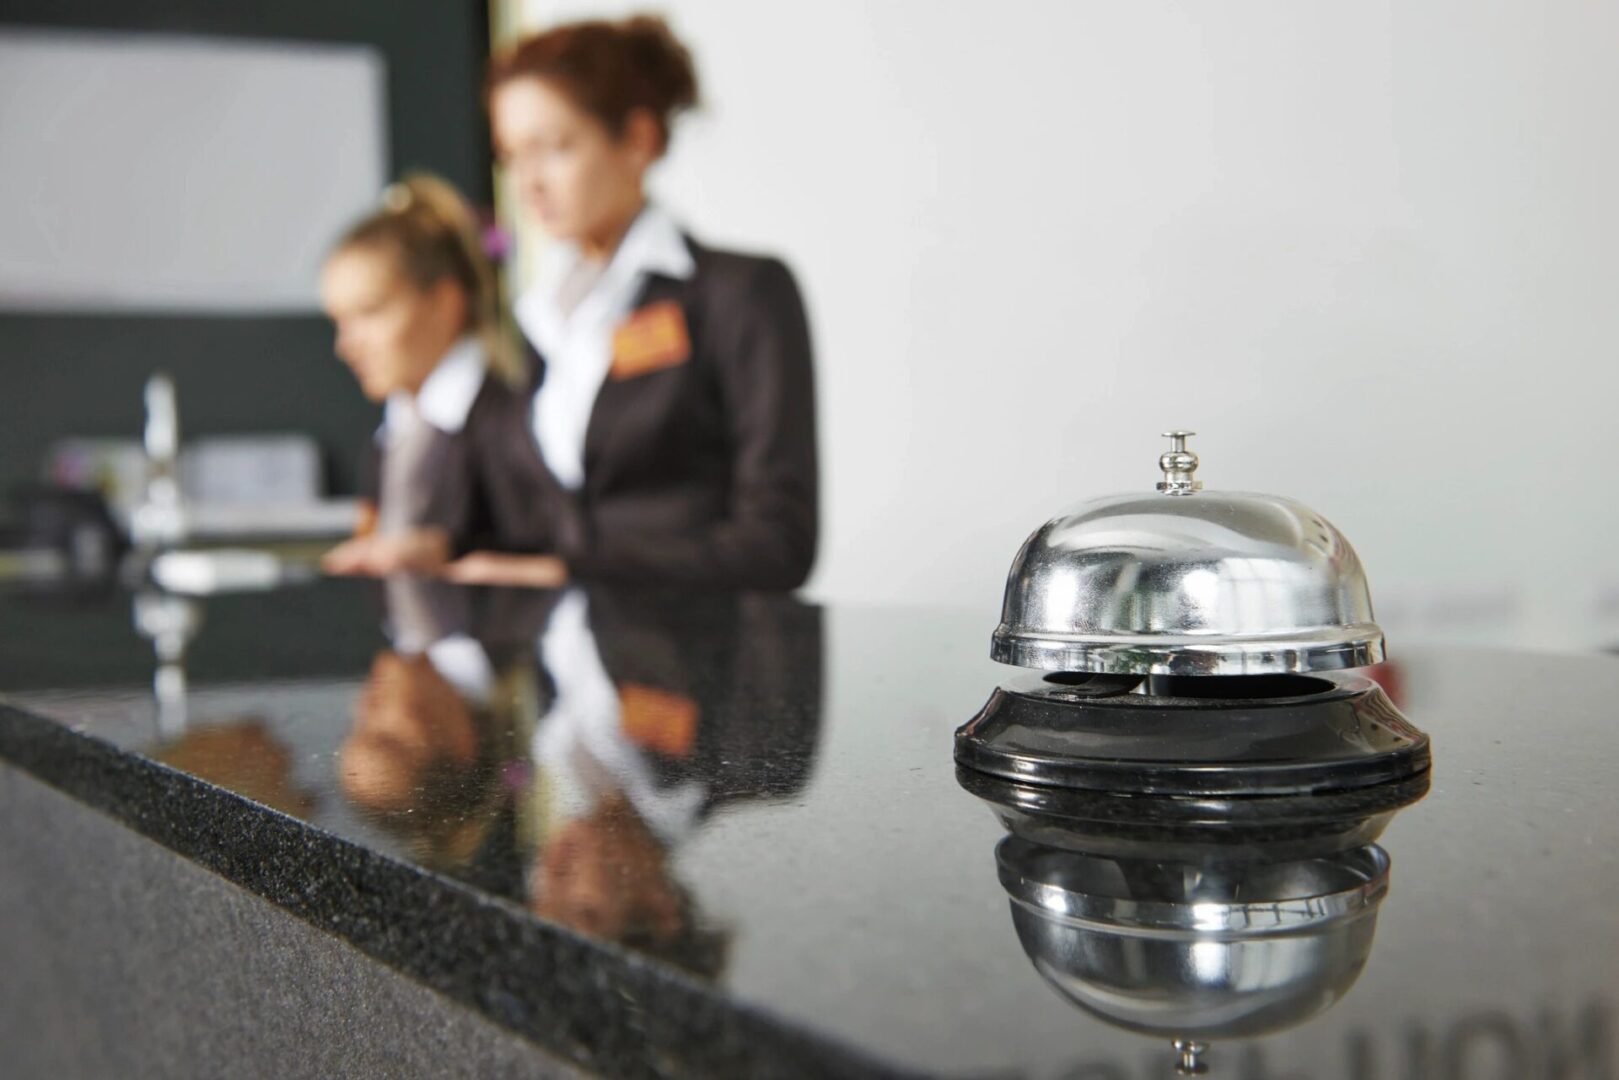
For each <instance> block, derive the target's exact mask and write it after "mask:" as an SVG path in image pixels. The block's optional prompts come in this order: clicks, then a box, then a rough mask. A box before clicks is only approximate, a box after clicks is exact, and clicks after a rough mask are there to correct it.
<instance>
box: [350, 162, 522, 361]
mask: <svg viewBox="0 0 1619 1080" xmlns="http://www.w3.org/2000/svg"><path fill="white" fill-rule="evenodd" d="M349 248H372V249H387V250H389V251H390V253H391V254H392V255H393V257H394V259H395V260H396V262H397V264H398V267H399V270H400V272H401V273H402V274H404V275H405V277H406V278H407V279H409V280H410V282H411V283H412V284H413V285H415V286H416V287H417V288H419V289H427V288H431V287H432V286H434V285H436V284H438V283H439V282H440V281H444V280H446V279H448V280H450V281H453V282H455V283H456V284H457V285H459V286H460V287H461V290H462V292H463V293H465V294H466V298H467V325H466V329H467V330H468V331H469V332H471V333H472V334H474V335H476V336H477V338H478V340H479V342H480V344H482V345H483V349H484V353H485V354H486V355H487V357H488V360H489V370H490V371H491V372H493V373H494V374H495V375H497V376H499V377H500V378H502V379H504V380H505V381H506V382H508V383H511V384H513V385H517V384H519V383H521V382H522V380H523V375H524V372H523V361H522V357H521V356H520V354H519V353H518V351H517V350H516V349H515V348H514V347H513V345H512V340H511V335H510V334H509V333H508V332H507V329H506V321H505V320H504V318H503V317H502V311H501V297H500V279H499V277H498V275H496V273H495V268H494V266H493V265H492V264H491V263H490V261H489V258H488V256H486V255H485V254H484V249H483V235H482V230H481V228H480V226H479V223H478V216H477V214H476V213H474V212H473V209H472V207H470V206H468V205H467V201H466V200H465V199H463V198H462V197H461V193H460V192H458V191H457V190H456V189H455V187H454V185H452V184H451V183H450V182H449V181H447V180H444V179H442V178H440V177H437V176H434V175H432V174H431V173H423V172H415V173H409V174H407V175H406V176H405V177H404V178H403V179H401V180H399V181H398V182H397V183H393V184H389V185H388V187H387V188H386V189H385V190H384V191H383V193H382V208H381V209H380V210H378V211H376V212H375V213H373V214H371V215H370V216H369V217H366V218H363V219H362V220H360V221H358V222H356V223H355V224H354V225H353V226H352V227H351V228H350V229H349V231H348V232H346V233H344V234H343V237H342V239H340V240H339V241H338V242H337V244H336V246H335V247H334V248H333V250H334V251H343V250H345V249H349Z"/></svg>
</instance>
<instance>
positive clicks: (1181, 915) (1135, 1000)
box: [996, 837, 1389, 1041]
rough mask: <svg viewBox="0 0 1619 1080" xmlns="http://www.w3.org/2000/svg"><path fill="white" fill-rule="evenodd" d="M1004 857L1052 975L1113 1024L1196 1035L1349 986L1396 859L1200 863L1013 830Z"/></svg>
mask: <svg viewBox="0 0 1619 1080" xmlns="http://www.w3.org/2000/svg"><path fill="white" fill-rule="evenodd" d="M996 859H997V861H998V863H999V868H1000V878H1001V884H1002V886H1004V887H1005V889H1006V891H1007V894H1008V895H1009V896H1010V897H1011V899H1012V922H1013V924H1014V925H1015V926H1016V928H1017V934H1018V940H1019V941H1020V942H1021V943H1022V945H1023V949H1024V951H1025V952H1026V953H1028V955H1029V959H1030V960H1032V961H1033V962H1034V966H1035V968H1036V970H1038V971H1039V972H1040V974H1041V975H1042V976H1044V977H1045V979H1046V981H1048V982H1049V983H1051V985H1052V986H1054V987H1056V988H1057V990H1058V991H1059V992H1061V993H1062V995H1063V996H1064V997H1066V998H1067V999H1068V1000H1069V1001H1071V1002H1073V1003H1074V1004H1076V1005H1078V1006H1079V1007H1080V1008H1082V1009H1084V1010H1086V1011H1087V1012H1090V1013H1092V1014H1094V1015H1096V1016H1098V1017H1100V1018H1102V1019H1103V1020H1106V1021H1108V1022H1109V1023H1111V1024H1115V1025H1117V1026H1119V1027H1122V1028H1126V1029H1128V1030H1131V1031H1136V1032H1139V1033H1141V1034H1145V1035H1158V1036H1163V1037H1167V1038H1181V1039H1183V1040H1187V1041H1202V1040H1206V1039H1211V1038H1248V1037H1251V1036H1255V1035H1262V1034H1267V1033H1269V1032H1274V1031H1278V1030H1281V1029H1283V1028H1287V1027H1291V1026H1293V1025H1294V1024H1298V1023H1300V1022H1301V1021H1303V1020H1304V1019H1306V1018H1307V1017H1310V1016H1312V1015H1314V1014H1315V1013H1317V1012H1319V1011H1321V1010H1322V1009H1325V1008H1326V1007H1328V1006H1329V1005H1331V1004H1332V1003H1333V1002H1335V1001H1337V1000H1338V999H1339V998H1341V997H1342V996H1343V995H1344V993H1345V992H1347V991H1348V989H1349V987H1350V986H1351V985H1352V984H1353V983H1354V981H1355V979H1356V977H1357V976H1358V975H1359V974H1360V971H1361V968H1362V967H1363V966H1364V965H1365V963H1366V958H1367V955H1368V954H1369V953H1370V951H1371V946H1372V932H1373V929H1374V927H1375V926H1376V921H1377V907H1378V905H1379V904H1380V903H1381V902H1382V899H1383V896H1384V893H1385V892H1386V891H1387V888H1388V871H1389V860H1388V856H1387V855H1385V854H1384V853H1383V851H1382V849H1381V848H1378V847H1376V846H1375V845H1369V846H1367V847H1362V848H1357V849H1355V850H1353V851H1350V852H1344V853H1340V854H1338V855H1333V856H1330V857H1325V858H1316V859H1298V860H1286V861H1281V862H1269V861H1250V862H1238V863H1231V864H1226V865H1220V864H1202V865H1200V864H1195V863H1185V862H1176V861H1165V862H1154V861H1150V860H1146V859H1109V858H1102V857H1097V856H1088V855H1080V854H1077V853H1074V852H1071V851H1062V850H1059V849H1056V848H1049V847H1044V846H1041V845H1038V844H1031V843H1029V842H1028V841H1025V840H1021V839H1019V838H1017V837H1007V838H1006V839H1005V840H1002V841H1001V843H1000V845H999V847H998V848H997V849H996Z"/></svg>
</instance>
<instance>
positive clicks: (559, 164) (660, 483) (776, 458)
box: [447, 17, 818, 588]
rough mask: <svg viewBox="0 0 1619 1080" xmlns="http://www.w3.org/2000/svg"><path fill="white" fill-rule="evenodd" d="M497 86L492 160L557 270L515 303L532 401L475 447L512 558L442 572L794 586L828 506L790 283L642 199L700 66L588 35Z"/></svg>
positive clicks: (636, 34) (519, 65) (486, 558)
mask: <svg viewBox="0 0 1619 1080" xmlns="http://www.w3.org/2000/svg"><path fill="white" fill-rule="evenodd" d="M489 83H490V92H489V93H490V96H489V109H490V116H491V121H492V125H493V135H494V142H495V145H496V148H497V151H498V154H499V157H500V160H501V162H502V163H503V165H504V166H505V169H506V171H507V172H508V174H509V175H510V177H511V179H512V180H513V181H514V183H515V187H516V190H517V193H518V196H519V199H520V202H521V204H522V205H523V207H524V208H525V209H526V210H527V211H528V212H529V213H530V214H531V215H532V216H533V218H534V220H535V221H536V222H537V223H538V224H539V225H540V226H541V227H542V228H543V229H544V230H545V231H546V232H547V233H548V234H549V235H550V236H551V237H553V238H554V239H556V240H557V241H560V244H558V245H557V246H556V250H555V251H554V252H553V253H554V254H556V255H558V256H560V257H559V258H557V259H556V260H554V265H553V266H551V267H550V268H549V269H548V271H547V272H546V273H544V274H543V275H542V277H541V280H540V281H539V283H538V284H537V285H535V286H534V287H533V288H532V289H530V290H529V291H528V292H527V293H525V294H524V295H523V296H522V297H521V298H520V299H519V300H518V302H517V305H516V316H517V321H518V323H519V325H520V326H521V327H522V329H523V331H524V333H525V335H526V336H527V338H528V339H529V342H530V344H532V345H533V347H534V349H535V351H536V353H537V354H538V373H537V379H536V386H535V389H534V392H533V394H532V396H531V397H530V398H529V399H528V400H524V401H522V402H521V403H512V402H505V403H502V410H501V411H502V417H501V421H502V422H501V423H498V424H497V423H491V424H484V425H480V427H479V431H477V432H475V433H474V441H475V442H476V443H477V447H478V450H477V455H478V465H479V476H480V480H481V484H482V488H483V491H482V495H483V496H484V497H485V498H486V499H487V504H488V507H489V512H490V515H491V526H492V530H493V535H494V536H495V538H496V545H495V546H496V547H498V548H499V549H501V550H498V551H496V550H488V551H482V552H475V553H474V554H473V555H471V556H468V557H466V558H464V559H462V560H460V561H458V562H456V563H454V564H452V565H451V566H450V567H449V568H448V571H447V573H448V574H449V576H450V577H452V578H453V579H456V580H460V581H468V582H507V583H512V584H527V585H557V584H561V583H562V582H563V581H565V580H568V579H571V578H580V579H597V580H626V581H641V582H645V581H661V582H675V583H687V584H699V585H719V586H733V587H753V588H792V587H794V586H797V585H799V584H800V583H802V582H803V580H804V579H805V577H806V576H807V575H808V574H809V570H810V566H811V563H812V562H813V561H814V555H815V541H816V527H817V498H818V496H817V472H816V445H815V408H814V385H813V377H812V372H811V362H810V342H809V334H808V330H807V326H806V322H805V316H804V310H803V306H802V304H801V302H800V299H799V294H798V289H797V287H796V285H795V284H794V281H793V277H792V275H791V273H790V272H789V271H788V270H787V268H786V267H785V266H784V265H783V264H782V263H780V262H779V261H777V260H775V259H770V258H763V257H757V256H750V255H742V254H737V253H734V252H728V251H720V250H716V249H713V248H709V247H706V246H704V245H702V244H699V243H697V242H695V241H694V240H692V239H691V238H690V237H689V236H687V235H686V234H685V233H684V232H683V231H682V230H681V228H680V226H679V225H678V224H677V223H676V222H675V220H674V219H673V218H671V217H670V215H669V214H668V213H667V212H666V211H665V210H664V209H663V208H662V207H660V206H658V205H656V204H655V203H651V202H649V201H648V198H647V194H646V176H647V172H648V170H650V169H651V168H652V166H653V165H654V164H656V162H657V161H658V160H659V159H660V158H661V157H662V156H663V154H664V152H665V150H666V149H667V147H668V143H669V136H670V128H671V124H672V122H673V120H674V118H675V117H676V115H677V114H678V113H680V112H681V111H682V110H684V109H686V108H687V107H689V106H691V105H693V104H694V103H695V102H696V100H697V81H696V74H695V72H694V70H693V68H692V64H691V58H690V55H689V54H688V53H687V51H686V49H685V48H684V46H682V45H681V44H680V43H679V42H678V41H677V40H676V39H675V38H674V37H673V36H672V35H671V34H670V32H669V29H668V27H667V26H666V25H665V24H664V23H663V22H662V20H660V19H656V18H650V17H638V18H631V19H628V20H625V21H621V22H589V23H577V24H572V25H566V26H559V27H556V28H554V29H552V30H549V31H547V32H545V33H541V34H538V35H536V36H534V37H530V38H527V39H525V40H523V41H520V42H518V43H517V44H516V45H515V46H514V47H512V48H510V49H508V50H506V51H505V52H503V53H501V54H500V55H499V56H498V57H497V58H496V59H495V61H494V64H493V67H492V70H491V73H490V80H489ZM514 405H515V407H514Z"/></svg>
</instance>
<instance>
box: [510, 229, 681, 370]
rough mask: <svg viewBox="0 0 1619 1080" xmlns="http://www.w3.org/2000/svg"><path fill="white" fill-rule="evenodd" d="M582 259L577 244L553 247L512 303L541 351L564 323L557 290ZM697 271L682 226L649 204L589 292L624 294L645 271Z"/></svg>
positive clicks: (668, 274) (676, 274)
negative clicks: (530, 283) (529, 285)
mask: <svg viewBox="0 0 1619 1080" xmlns="http://www.w3.org/2000/svg"><path fill="white" fill-rule="evenodd" d="M580 258H581V256H580V254H579V247H578V245H576V244H570V243H564V244H557V245H555V246H554V247H553V248H552V249H551V251H550V253H549V257H547V258H543V260H542V266H541V269H540V272H539V274H538V275H537V280H536V283H535V285H534V287H533V288H530V289H528V290H526V291H525V292H524V293H523V295H522V296H521V297H519V298H518V300H517V303H516V305H514V309H513V313H514V314H515V315H516V317H517V322H518V324H519V325H520V326H522V328H523V330H524V332H525V333H526V334H527V335H528V336H529V339H530V340H531V341H534V342H535V343H536V344H539V345H540V346H541V348H542V349H544V348H547V347H553V348H554V342H555V340H556V335H557V333H558V332H559V331H560V324H561V323H562V321H563V320H562V319H561V317H560V313H559V312H558V311H557V310H556V300H555V298H556V291H557V289H558V288H559V287H560V286H561V284H562V282H563V281H564V280H566V278H567V277H568V274H569V273H570V272H571V271H572V270H573V268H574V267H575V266H576V265H578V263H579V260H580ZM695 273H697V260H696V259H694V258H693V257H692V254H691V248H690V247H689V246H688V245H687V243H686V237H685V235H684V234H683V233H681V231H680V225H679V224H678V223H677V222H676V221H675V219H674V218H673V217H671V216H670V215H669V214H668V212H667V211H665V210H664V209H663V207H661V206H659V205H658V204H657V203H654V202H648V203H647V204H646V205H645V206H643V207H642V208H641V212H640V213H639V214H637V215H636V217H635V220H634V221H633V222H631V223H630V227H629V230H628V231H627V232H625V234H624V239H622V240H620V241H619V244H618V249H617V250H616V251H614V252H613V258H612V261H611V262H609V263H608V264H607V269H606V271H605V272H604V273H603V274H602V279H601V280H600V281H598V282H597V283H596V285H595V287H594V288H593V289H592V290H591V292H592V294H597V295H613V294H616V293H626V292H627V290H628V289H630V288H632V287H634V286H635V285H636V284H637V283H638V282H639V281H640V280H641V278H642V277H643V276H645V275H647V274H661V275H663V276H664V277H671V278H676V279H678V280H682V281H684V280H686V279H687V278H690V277H691V276H692V275H694V274H695ZM585 307H586V305H585V304H583V303H582V304H581V305H580V308H581V309H583V308H585Z"/></svg>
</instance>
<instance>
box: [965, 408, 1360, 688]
mask: <svg viewBox="0 0 1619 1080" xmlns="http://www.w3.org/2000/svg"><path fill="white" fill-rule="evenodd" d="M1192 434H1193V433H1192V432H1189V431H1171V432H1166V433H1165V435H1166V437H1168V438H1169V439H1171V440H1172V442H1171V449H1170V450H1169V452H1168V453H1165V454H1164V455H1163V456H1162V457H1160V458H1159V467H1160V468H1161V469H1162V470H1163V473H1164V478H1163V480H1161V481H1160V482H1159V484H1158V493H1157V494H1147V493H1143V494H1140V495H1116V496H1110V497H1107V498H1102V499H1094V500H1092V501H1090V502H1086V503H1083V504H1081V505H1079V506H1078V507H1075V508H1074V509H1073V510H1071V511H1069V512H1068V513H1065V514H1063V515H1061V516H1060V517H1056V518H1053V519H1052V520H1050V521H1048V522H1046V524H1044V525H1042V526H1041V527H1040V528H1039V529H1037V530H1036V531H1035V532H1034V534H1033V535H1032V536H1030V537H1029V539H1028V540H1027V541H1025V542H1024V544H1023V547H1022V549H1021V550H1019V551H1018V554H1017V557H1016V558H1015V559H1014V560H1013V562H1012V569H1011V571H1010V573H1009V574H1008V575H1007V580H1006V598H1005V602H1004V604H1003V606H1002V613H1001V623H1000V625H999V626H998V627H997V628H996V630H995V635H994V639H993V643H992V645H991V649H990V656H991V658H993V659H995V660H997V661H1000V662H1001V663H1005V664H1015V665H1017V666H1019V667H1030V668H1043V669H1047V670H1055V671H1073V672H1111V673H1121V674H1142V675H1255V674H1274V673H1281V672H1297V671H1328V670H1335V669H1340V668H1354V667H1362V666H1365V665H1367V664H1375V663H1377V662H1378V661H1380V660H1382V659H1383V632H1382V630H1380V629H1379V628H1378V626H1377V624H1376V622H1374V621H1373V618H1372V600H1371V593H1370V591H1369V590H1368V588H1367V585H1366V576H1365V573H1364V572H1363V571H1362V569H1361V564H1360V559H1359V557H1357V556H1356V554H1355V549H1354V548H1352V547H1350V546H1349V541H1348V540H1346V539H1345V538H1344V536H1343V534H1342V533H1340V532H1339V531H1338V530H1337V529H1336V528H1334V527H1333V525H1332V523H1331V522H1329V521H1328V520H1327V519H1326V518H1324V517H1322V516H1321V515H1320V514H1318V513H1316V512H1315V511H1313V510H1311V509H1310V508H1308V507H1306V506H1303V505H1301V504H1299V503H1297V502H1294V501H1293V500H1292V499H1286V498H1282V497H1281V496H1278V495H1259V494H1253V493H1250V492H1225V491H1203V490H1202V486H1203V485H1202V483H1201V482H1200V481H1198V480H1196V479H1194V478H1193V474H1194V473H1195V471H1196V469H1197V465H1198V458H1197V455H1196V454H1194V453H1192V452H1191V451H1189V450H1187V449H1186V439H1187V437H1188V436H1190V435H1192Z"/></svg>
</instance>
